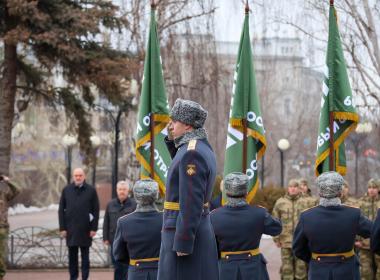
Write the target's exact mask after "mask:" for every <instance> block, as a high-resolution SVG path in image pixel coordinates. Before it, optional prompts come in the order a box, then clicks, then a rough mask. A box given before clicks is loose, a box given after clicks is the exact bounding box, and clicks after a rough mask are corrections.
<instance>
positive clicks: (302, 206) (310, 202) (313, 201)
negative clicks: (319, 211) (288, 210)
mask: <svg viewBox="0 0 380 280" xmlns="http://www.w3.org/2000/svg"><path fill="white" fill-rule="evenodd" d="M317 205H318V198H316V197H314V196H312V195H310V194H304V195H302V196H301V197H300V199H298V201H297V205H296V208H297V211H298V218H299V215H300V214H301V212H302V211H305V210H306V209H309V208H311V207H314V206H317Z"/></svg>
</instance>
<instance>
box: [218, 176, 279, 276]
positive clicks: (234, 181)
mask: <svg viewBox="0 0 380 280" xmlns="http://www.w3.org/2000/svg"><path fill="white" fill-rule="evenodd" d="M248 183H249V178H248V176H247V175H245V174H243V173H240V172H233V173H230V174H228V175H227V176H226V177H225V179H224V189H225V194H226V196H227V203H226V205H225V206H224V207H222V208H218V209H216V210H214V211H212V212H211V214H210V217H211V224H212V226H213V228H214V232H215V236H216V240H217V243H218V245H219V246H218V248H219V251H220V260H219V279H220V280H250V279H257V280H264V279H269V276H268V272H267V268H266V260H265V258H264V256H263V255H262V254H261V253H260V251H259V245H260V239H261V235H262V234H268V235H272V236H274V235H278V234H280V233H281V230H282V226H281V222H280V221H279V220H277V219H274V218H273V217H272V216H271V215H269V213H268V212H267V210H266V209H265V208H263V207H258V206H249V205H248V203H247V201H246V196H247V190H248Z"/></svg>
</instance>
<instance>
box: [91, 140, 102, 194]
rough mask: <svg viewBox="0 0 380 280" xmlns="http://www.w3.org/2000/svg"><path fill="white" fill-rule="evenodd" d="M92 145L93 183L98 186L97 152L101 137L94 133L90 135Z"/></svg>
mask: <svg viewBox="0 0 380 280" xmlns="http://www.w3.org/2000/svg"><path fill="white" fill-rule="evenodd" d="M90 141H91V145H92V151H93V159H92V160H93V162H92V185H93V186H94V187H96V161H97V157H96V153H97V151H98V147H99V146H100V143H101V141H100V138H99V137H98V136H96V135H92V136H91V137H90Z"/></svg>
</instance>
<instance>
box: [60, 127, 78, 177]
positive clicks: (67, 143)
mask: <svg viewBox="0 0 380 280" xmlns="http://www.w3.org/2000/svg"><path fill="white" fill-rule="evenodd" d="M76 143H77V138H76V137H75V136H72V135H70V134H65V135H64V136H63V138H62V144H63V146H64V147H65V148H66V180H67V184H70V182H71V163H72V153H73V146H74V145H75V144H76Z"/></svg>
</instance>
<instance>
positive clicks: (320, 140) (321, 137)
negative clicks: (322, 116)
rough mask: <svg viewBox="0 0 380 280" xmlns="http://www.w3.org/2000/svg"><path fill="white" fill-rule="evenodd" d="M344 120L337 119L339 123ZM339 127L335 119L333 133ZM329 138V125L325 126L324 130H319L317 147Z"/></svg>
mask: <svg viewBox="0 0 380 280" xmlns="http://www.w3.org/2000/svg"><path fill="white" fill-rule="evenodd" d="M345 122H346V120H339V123H340V124H344V123H345ZM339 129H340V126H339V124H338V122H337V121H334V134H335V133H336V132H337V131H338V130H339ZM329 140H330V128H329V127H326V129H325V132H321V133H320V134H319V135H318V140H317V142H318V144H317V145H318V149H319V148H320V147H322V146H323V145H324V144H325V142H326V141H329Z"/></svg>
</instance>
